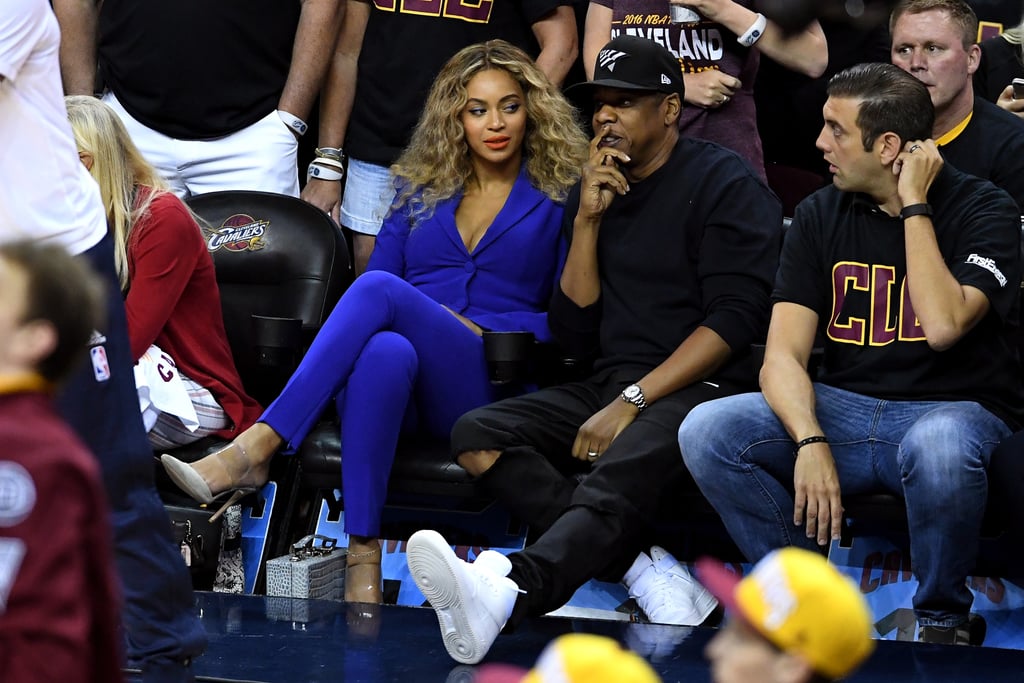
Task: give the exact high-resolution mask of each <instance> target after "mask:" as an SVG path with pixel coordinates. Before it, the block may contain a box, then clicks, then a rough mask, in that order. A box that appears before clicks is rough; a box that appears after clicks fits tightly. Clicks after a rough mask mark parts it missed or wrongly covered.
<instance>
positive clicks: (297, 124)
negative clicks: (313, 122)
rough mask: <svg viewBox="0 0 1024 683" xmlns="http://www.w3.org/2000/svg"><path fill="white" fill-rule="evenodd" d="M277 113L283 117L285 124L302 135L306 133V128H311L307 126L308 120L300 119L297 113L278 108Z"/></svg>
mask: <svg viewBox="0 0 1024 683" xmlns="http://www.w3.org/2000/svg"><path fill="white" fill-rule="evenodd" d="M277 115H278V116H279V117H280V118H281V120H282V121H284V125H286V126H288V127H289V128H291V129H292V130H293V131H295V132H296V133H297V134H298V135H300V136H301V135H305V134H306V130H307V129H308V128H309V126H307V125H306V122H305V121H303V120H302V119H300V118H299V117H298V116H296V115H295V114H291V113H289V112H286V111H285V110H284V109H278V110H277Z"/></svg>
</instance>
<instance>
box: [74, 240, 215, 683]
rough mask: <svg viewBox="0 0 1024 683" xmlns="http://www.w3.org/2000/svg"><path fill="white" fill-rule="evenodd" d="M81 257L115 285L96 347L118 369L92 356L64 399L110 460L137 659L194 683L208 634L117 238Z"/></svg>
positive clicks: (103, 465)
mask: <svg viewBox="0 0 1024 683" xmlns="http://www.w3.org/2000/svg"><path fill="white" fill-rule="evenodd" d="M79 258H82V259H85V260H86V261H88V262H89V264H90V265H91V266H92V267H93V269H94V270H95V271H96V272H97V273H99V274H100V275H101V276H102V277H103V279H104V281H105V284H106V290H107V299H106V311H105V312H106V316H107V317H106V327H105V328H104V329H102V330H100V332H101V334H102V335H103V337H105V339H104V340H102V341H100V340H97V341H96V342H95V346H94V349H96V351H94V352H93V353H96V354H98V355H101V356H105V357H106V362H107V366H108V368H109V377H103V376H101V377H97V375H96V373H95V372H94V371H93V364H92V363H90V362H89V360H88V359H86V360H84V361H83V362H82V363H81V364H80V365H79V366H78V368H77V369H76V371H75V373H74V374H73V375H72V376H71V377H70V378H69V379H68V381H67V382H66V383H65V384H64V385H63V386H62V387H61V391H60V394H59V395H58V397H57V406H58V408H59V410H60V412H61V414H62V415H63V417H64V419H65V420H67V422H68V424H70V425H71V427H72V428H73V429H74V430H75V432H76V433H77V434H78V435H79V436H80V437H81V438H82V441H83V442H85V444H86V445H87V446H88V447H89V449H90V450H91V451H92V452H93V453H94V454H95V455H96V459H97V460H98V461H99V463H100V469H101V471H102V474H103V483H104V486H105V488H106V491H107V499H108V500H109V501H110V508H111V513H112V516H111V518H112V520H113V526H114V560H115V562H116V563H117V570H118V574H119V576H120V578H121V588H122V590H123V591H124V608H123V612H122V614H123V618H124V626H125V631H126V632H127V645H128V648H127V649H128V658H129V660H130V661H131V662H132V663H133V664H136V665H140V666H141V667H142V671H143V680H144V681H146V683H184V682H186V681H191V680H192V674H191V671H190V670H189V667H188V662H189V661H190V660H191V659H192V658H194V657H198V656H199V655H200V654H202V652H203V650H204V649H205V647H206V633H205V631H204V630H203V626H202V624H201V623H200V621H199V615H198V613H197V610H196V607H195V599H194V598H193V596H192V582H191V579H190V578H189V574H188V569H187V568H186V567H185V563H184V562H182V560H181V551H180V550H179V548H178V546H177V544H175V543H174V540H173V538H172V536H171V524H170V521H169V520H168V518H167V511H166V510H165V509H164V506H163V503H161V502H160V498H159V497H158V496H157V493H156V489H155V488H154V485H153V451H152V449H151V448H150V446H149V441H148V439H147V438H146V430H145V429H144V428H143V426H142V416H141V415H140V414H139V397H138V392H137V391H136V389H135V374H134V373H133V372H132V366H133V364H134V359H133V358H132V356H131V348H130V347H129V345H128V324H127V319H126V317H125V310H124V300H123V299H122V298H121V288H120V285H119V284H118V280H117V273H116V271H115V270H114V246H113V241H112V239H111V238H110V236H109V235H108V236H106V237H104V238H103V240H101V241H100V243H99V244H97V245H96V246H95V247H93V248H92V249H89V250H88V251H86V252H85V253H83V254H82V255H81V256H80V257H79Z"/></svg>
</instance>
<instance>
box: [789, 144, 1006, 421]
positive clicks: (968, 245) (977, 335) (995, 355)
mask: <svg viewBox="0 0 1024 683" xmlns="http://www.w3.org/2000/svg"><path fill="white" fill-rule="evenodd" d="M928 201H929V203H931V205H932V208H933V210H934V212H935V215H934V217H933V222H934V225H935V234H936V238H937V240H938V244H939V249H940V250H941V252H942V255H943V259H944V260H945V263H946V265H947V267H948V268H949V270H950V272H951V273H952V274H953V276H954V277H955V278H956V279H957V281H958V282H960V283H961V284H963V285H970V286H972V287H976V288H978V289H979V290H981V291H982V292H983V293H984V294H985V295H986V296H987V297H988V299H989V302H990V304H991V307H990V309H989V312H988V314H987V315H986V316H985V317H984V318H983V319H982V321H981V322H980V323H978V325H977V326H976V327H975V328H974V329H972V330H971V331H970V332H968V333H967V334H966V335H965V336H964V337H963V338H962V339H961V340H960V341H958V342H957V343H956V344H955V345H954V346H953V347H952V348H950V349H948V350H946V351H942V352H939V351H934V350H932V349H931V348H930V347H929V346H928V343H927V341H926V340H925V336H924V332H923V330H922V329H921V327H920V326H919V325H918V324H917V318H916V316H915V315H914V311H913V306H912V304H911V300H910V294H909V291H908V289H907V286H906V273H907V266H906V249H905V244H904V231H903V222H902V221H901V220H900V219H899V218H898V217H891V216H888V215H887V214H885V213H884V212H882V211H881V210H880V209H879V208H878V206H877V205H875V204H874V203H873V202H871V201H870V200H869V199H868V198H867V197H866V196H864V195H859V194H852V193H847V192H841V191H839V190H837V189H836V188H835V186H829V187H826V188H823V189H822V190H819V191H818V192H816V193H815V194H813V195H811V196H810V197H808V198H807V199H806V200H804V201H803V202H802V203H801V204H800V205H799V206H798V207H797V210H796V215H795V216H794V217H793V224H792V226H791V227H790V229H789V231H788V232H787V233H786V240H785V245H784V246H783V249H782V261H781V264H780V266H779V274H778V277H777V279H776V284H775V291H774V293H773V298H774V300H775V301H786V302H791V303H795V304H799V305H801V306H805V307H807V308H810V309H811V310H813V311H814V312H815V313H817V314H818V320H819V338H820V339H823V340H824V346H825V355H824V359H823V361H822V368H821V374H820V375H819V379H820V381H822V382H824V383H825V384H829V385H831V386H835V387H838V388H840V389H845V390H847V391H852V392H856V393H859V394H863V395H867V396H874V397H876V398H880V399H890V400H912V401H977V402H978V403H980V404H981V405H982V406H984V407H985V408H986V409H988V410H990V411H991V412H993V413H994V414H996V415H997V416H999V417H1000V418H1001V419H1003V420H1005V421H1006V422H1007V424H1008V425H1009V426H1011V427H1013V428H1016V427H1017V426H1018V425H1019V424H1020V419H1021V417H1022V409H1024V400H1022V399H1024V392H1022V389H1021V379H1020V378H1021V374H1020V367H1019V363H1018V360H1017V352H1016V348H1015V346H1014V331H1015V329H1016V326H1017V313H1018V311H1017V309H1018V299H1019V293H1020V283H1021V258H1020V222H1019V217H1018V215H1017V208H1016V206H1014V204H1013V202H1012V200H1010V198H1009V197H1008V196H1007V195H1006V193H1005V192H1003V191H1002V190H1000V189H998V188H996V187H994V186H993V185H992V184H991V183H989V182H987V181H984V180H981V179H979V178H975V177H972V176H969V175H967V174H965V173H960V172H959V171H957V170H956V169H954V168H953V167H951V166H949V165H948V164H947V165H946V166H945V167H944V168H943V169H942V171H940V173H939V175H938V177H937V178H936V179H935V182H934V183H933V184H932V187H931V190H930V191H929V193H928Z"/></svg>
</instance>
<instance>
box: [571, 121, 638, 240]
mask: <svg viewBox="0 0 1024 683" xmlns="http://www.w3.org/2000/svg"><path fill="white" fill-rule="evenodd" d="M610 128H611V124H607V123H606V124H604V125H603V126H601V128H600V130H598V131H597V134H596V135H595V136H594V139H593V140H591V141H590V158H589V159H588V160H587V163H586V164H585V165H584V166H583V177H582V178H581V180H580V208H579V216H580V217H582V218H585V219H587V220H590V221H594V222H596V221H599V220H601V217H602V216H603V215H604V212H605V211H607V210H608V207H609V206H610V205H611V203H612V200H613V199H614V198H615V195H616V194H620V195H624V194H626V193H627V192H629V182H627V181H626V176H624V175H623V174H622V171H621V170H619V164H626V163H629V161H630V158H629V155H628V154H626V153H625V152H622V151H619V150H617V149H615V148H614V147H602V146H601V140H602V139H603V138H604V136H605V135H606V134H607V133H608V131H609V130H610Z"/></svg>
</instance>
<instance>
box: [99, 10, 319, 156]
mask: <svg viewBox="0 0 1024 683" xmlns="http://www.w3.org/2000/svg"><path fill="white" fill-rule="evenodd" d="M299 10H300V2H299V0H175V2H162V1H158V0H104V2H103V5H102V8H101V10H100V22H99V23H100V29H99V44H98V59H99V64H100V70H101V73H102V76H103V79H104V81H105V83H106V86H107V87H109V88H110V90H112V91H113V93H114V95H116V96H117V99H118V100H119V101H120V102H121V104H122V105H124V108H125V109H126V110H127V111H128V113H129V114H131V115H132V116H133V117H135V118H136V119H138V120H139V121H140V122H141V123H143V124H145V125H147V126H149V127H150V128H153V129H154V130H157V131H159V132H161V133H163V134H164V135H169V136H171V137H175V138H181V139H184V140H202V139H208V138H214V137H220V136H222V135H227V134H229V133H234V132H236V131H238V130H241V129H242V128H245V127H246V126H248V125H250V124H252V123H254V122H256V121H258V120H260V119H261V118H263V117H264V116H266V115H267V114H269V113H270V112H272V111H273V110H274V109H276V108H277V103H278V101H279V99H280V97H281V91H282V90H283V89H284V83H285V80H286V79H287V77H288V68H289V65H290V64H291V56H292V44H293V42H294V40H295V30H296V27H297V26H298V22H299Z"/></svg>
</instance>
